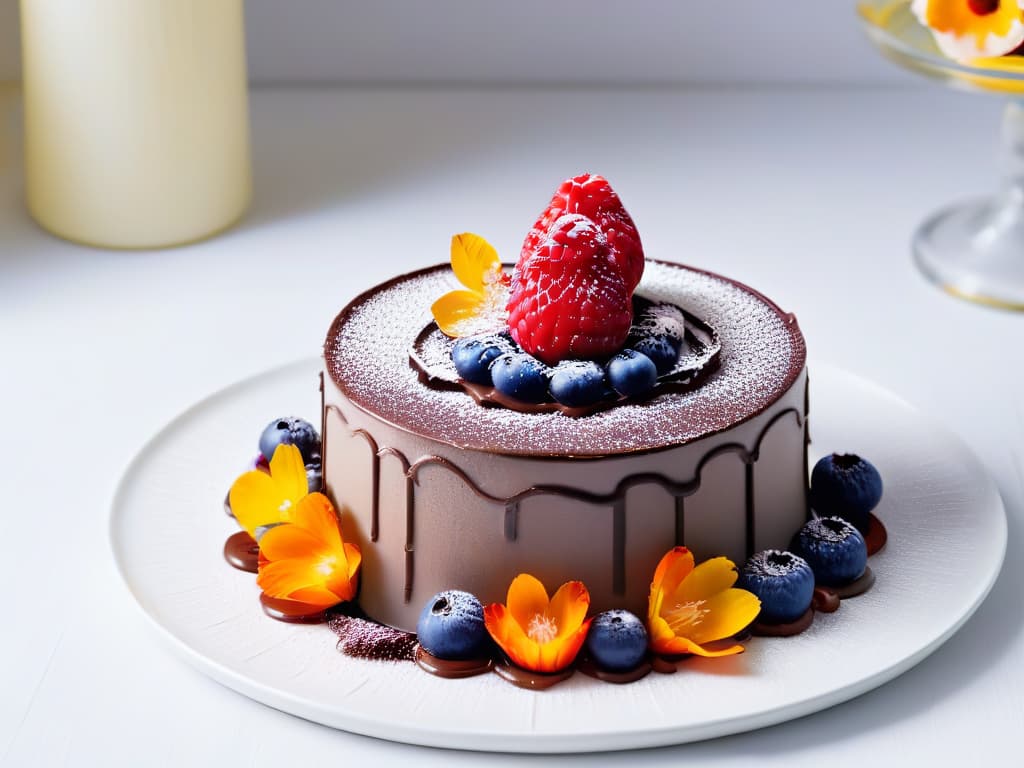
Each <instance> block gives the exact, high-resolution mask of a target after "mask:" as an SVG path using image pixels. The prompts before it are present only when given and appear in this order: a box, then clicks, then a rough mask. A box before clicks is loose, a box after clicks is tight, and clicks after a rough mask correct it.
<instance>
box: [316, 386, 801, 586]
mask: <svg viewBox="0 0 1024 768" xmlns="http://www.w3.org/2000/svg"><path fill="white" fill-rule="evenodd" d="M326 410H327V411H333V412H334V413H336V414H337V415H338V418H339V419H340V420H341V422H342V423H343V424H345V426H346V427H348V426H349V424H348V420H347V419H346V418H345V416H344V414H343V413H342V412H341V409H340V408H338V407H337V406H336V405H330V406H327V409H326ZM790 415H792V416H793V417H794V418H796V421H797V425H798V426H802V427H803V428H804V431H805V434H806V430H807V420H806V418H805V417H804V416H803V415H801V413H800V412H799V411H798V410H797V409H796V408H786V409H785V410H782V411H779V412H778V413H777V414H775V415H774V416H773V417H772V418H771V420H769V422H768V423H767V424H765V426H764V427H763V428H762V429H761V431H760V432H759V433H758V436H757V440H756V441H755V443H754V448H753V450H748V449H747V448H746V447H745V446H743V445H742V444H740V443H726V444H725V445H720V446H717V447H715V448H713V449H711V450H710V451H708V452H707V453H705V454H704V456H703V457H701V460H700V461H699V462H698V463H697V469H696V473H695V476H694V478H693V479H692V480H686V481H678V480H672V479H671V478H668V477H666V476H665V475H662V474H659V473H655V472H640V473H637V474H633V475H627V476H626V477H624V478H623V479H622V480H620V481H619V483H618V484H617V485H616V486H615V489H614V490H612V491H611V492H609V493H595V492H593V491H588V490H585V489H582V488H572V487H570V486H563V485H534V486H530V487H529V488H526V489H524V490H522V491H519V492H518V493H515V494H512V495H511V496H507V497H503V496H495V495H494V494H491V493H488V492H487V491H485V490H484V489H483V488H481V487H480V486H479V485H477V483H476V482H475V481H474V480H473V479H472V478H471V477H470V476H469V475H468V474H466V472H465V471H464V470H463V469H462V468H461V467H459V466H458V465H456V464H455V463H453V462H452V461H450V460H449V459H447V458H445V457H443V456H436V455H428V456H423V457H421V458H419V459H417V460H416V461H414V462H410V461H409V459H408V458H407V457H406V456H405V455H404V454H403V453H402V452H401V451H399V450H398V449H396V448H392V447H389V446H385V447H384V448H380V449H379V450H377V451H376V452H375V453H374V455H373V461H374V462H375V470H374V492H373V495H374V498H373V508H372V521H371V541H376V538H375V537H374V534H375V533H377V526H378V524H379V523H378V518H379V507H380V473H379V471H380V467H379V462H380V460H381V459H382V458H383V457H385V456H394V457H395V458H396V459H398V460H399V462H400V463H401V466H402V470H403V472H404V474H405V488H406V493H405V582H404V590H403V598H404V601H405V602H406V603H408V602H410V601H411V600H412V592H413V586H414V569H415V546H414V545H415V537H414V533H415V529H416V486H417V485H419V484H420V475H421V473H422V471H423V469H424V467H428V466H432V465H436V466H439V467H442V468H444V469H445V470H447V471H448V472H450V473H451V474H453V475H455V476H456V477H457V478H459V479H460V480H462V482H463V483H464V484H465V485H466V487H467V488H469V489H470V490H471V491H472V492H473V493H474V494H476V496H478V497H479V498H481V499H484V500H485V501H487V502H490V503H492V504H495V505H500V506H501V507H503V508H504V512H505V513H504V519H503V526H504V534H505V538H506V540H508V541H515V540H516V538H517V536H518V516H519V507H520V504H521V502H522V501H523V500H524V499H528V498H530V497H531V496H542V495H552V496H561V497H563V498H568V499H574V500H576V501H582V502H585V503H589V504H593V505H595V506H603V507H610V508H611V510H612V588H613V590H614V592H615V593H616V594H619V595H622V594H625V592H626V583H625V581H626V576H625V574H626V563H625V560H626V555H625V552H626V507H625V500H626V493H627V492H628V491H629V489H630V488H633V487H636V486H639V485H658V486H660V487H661V488H662V489H663V490H665V491H666V492H667V493H668V494H669V495H671V496H672V497H673V499H674V500H675V536H676V540H677V542H678V541H681V540H682V537H683V535H684V533H685V531H684V522H685V521H684V503H685V502H684V500H685V498H686V497H687V496H691V495H693V494H694V493H696V492H697V491H698V490H700V486H701V480H702V473H703V470H704V467H705V466H706V465H707V463H708V462H710V461H711V460H712V459H714V458H716V457H718V456H721V455H724V454H727V453H733V454H736V455H737V456H739V458H740V460H741V461H742V462H743V463H744V465H745V466H744V485H745V494H744V507H745V529H746V531H745V546H746V550H747V551H746V556H747V557H750V556H751V555H752V554H754V551H755V523H756V517H757V515H756V509H755V495H754V467H753V465H754V463H755V462H757V460H758V457H759V455H760V450H761V444H762V443H763V442H764V439H765V437H766V436H767V434H768V432H769V431H770V430H771V429H772V427H774V426H775V424H776V423H777V422H779V421H781V420H782V419H784V418H785V417H787V416H790ZM326 426H327V422H326V418H325V419H324V427H325V430H324V433H323V437H322V439H323V442H324V446H325V447H326V444H327V433H326ZM349 429H350V434H352V435H353V436H355V435H360V436H362V437H363V439H365V440H367V441H369V442H370V445H371V446H376V445H377V443H376V442H375V441H374V440H373V438H372V436H371V435H370V434H369V433H367V432H366V431H365V430H363V429H351V427H349ZM806 463H807V456H806V449H805V451H804V464H805V467H806Z"/></svg>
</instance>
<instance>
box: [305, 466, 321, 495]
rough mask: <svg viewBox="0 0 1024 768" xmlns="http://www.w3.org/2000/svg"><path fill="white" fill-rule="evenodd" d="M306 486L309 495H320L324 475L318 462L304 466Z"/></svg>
mask: <svg viewBox="0 0 1024 768" xmlns="http://www.w3.org/2000/svg"><path fill="white" fill-rule="evenodd" d="M306 485H307V486H308V488H309V492H310V493H320V491H322V490H323V488H324V474H323V468H322V466H321V464H320V462H319V461H317V462H315V463H310V464H307V465H306Z"/></svg>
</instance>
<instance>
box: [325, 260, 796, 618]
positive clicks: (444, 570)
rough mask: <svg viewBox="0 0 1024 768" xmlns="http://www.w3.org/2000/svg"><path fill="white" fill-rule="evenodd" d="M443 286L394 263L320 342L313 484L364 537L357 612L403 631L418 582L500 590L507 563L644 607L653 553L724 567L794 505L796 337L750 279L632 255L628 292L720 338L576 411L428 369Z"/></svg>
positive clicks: (780, 534) (784, 521) (787, 317)
mask: <svg viewBox="0 0 1024 768" xmlns="http://www.w3.org/2000/svg"><path fill="white" fill-rule="evenodd" d="M453 287H457V285H456V280H455V277H454V276H453V274H452V271H451V268H450V267H449V265H447V264H445V265H439V266H436V267H431V268H428V269H423V270H420V271H417V272H413V273H411V274H408V275H404V276H401V277H397V278H394V279H392V280H390V281H388V282H386V283H384V284H383V285H380V286H377V287H375V288H373V289H371V290H369V291H367V292H366V293H363V294H362V295H360V296H359V297H357V298H356V299H355V300H354V301H352V302H351V303H350V304H349V305H348V306H347V307H345V308H344V309H343V310H342V311H341V313H340V314H339V315H338V317H337V318H336V319H335V321H334V323H333V325H332V326H331V328H330V330H329V332H328V334H327V339H326V342H325V345H324V361H325V368H324V374H323V375H322V392H323V408H322V414H321V416H322V438H323V455H322V462H323V481H324V490H325V493H326V494H327V495H328V496H329V497H330V499H331V500H332V501H333V502H334V504H335V506H336V508H337V510H338V511H339V513H340V516H341V521H342V528H343V533H344V537H345V540H346V541H352V542H355V543H356V544H358V546H359V548H360V549H361V551H362V578H361V587H360V592H359V596H358V601H359V605H360V606H361V608H362V610H363V611H365V613H366V614H367V615H368V616H370V617H372V618H373V619H375V620H377V621H380V622H382V623H384V624H388V625H391V626H394V627H398V628H401V629H404V630H409V631H414V630H415V628H416V622H417V617H418V616H419V613H420V610H421V609H422V607H423V605H424V603H425V602H426V601H427V600H428V599H429V598H430V597H431V596H432V595H434V594H435V593H437V592H439V591H441V590H445V589H453V588H454V589H462V590H466V591H468V592H471V593H473V594H475V595H476V596H478V597H479V599H480V600H481V601H482V602H483V603H484V604H487V603H490V602H500V601H501V600H502V599H503V598H504V595H505V590H506V589H507V588H508V585H509V583H510V582H511V581H512V579H513V578H514V577H515V576H516V575H517V574H519V573H524V572H527V573H530V574H533V575H534V576H536V577H538V578H539V579H541V581H543V582H544V583H546V584H550V585H558V584H561V583H563V582H565V581H567V580H571V579H577V580H581V581H583V582H585V583H586V585H587V587H588V588H589V591H590V596H591V600H592V608H593V610H594V611H595V612H598V611H604V610H606V609H611V608H625V609H627V610H629V611H632V612H634V613H636V614H638V615H644V613H645V611H646V607H647V600H648V592H649V588H650V582H651V573H652V568H653V566H654V564H655V563H657V562H658V560H659V558H660V557H661V556H662V555H663V553H664V552H665V551H666V550H668V549H670V548H672V547H673V546H676V545H681V544H684V543H685V545H686V547H688V548H689V549H690V550H692V551H693V552H694V553H695V555H696V556H697V558H698V560H700V559H703V558H708V557H713V556H718V555H725V556H727V557H729V558H730V559H732V560H733V561H734V562H737V563H742V562H743V561H744V560H745V559H746V558H747V557H748V556H749V555H751V554H753V553H755V552H757V551H760V550H763V549H766V548H773V547H775V548H782V549H784V548H786V546H787V545H788V543H789V539H790V537H791V536H792V535H793V533H794V531H796V530H798V529H799V528H800V526H801V525H802V524H803V522H804V521H805V520H806V519H807V515H808V509H807V501H806V489H807V476H808V474H807V450H806V449H807V403H808V398H807V372H806V367H805V361H806V350H805V346H804V340H803V336H802V335H801V333H800V329H799V327H798V325H797V323H796V319H795V318H794V317H793V315H791V314H787V313H785V312H783V311H782V310H780V309H779V308H778V307H777V306H776V305H775V304H773V303H772V302H771V301H770V300H768V299H766V298H765V297H764V296H762V295H761V294H759V293H757V292H756V291H754V290H752V289H750V288H748V287H747V286H745V285H742V284H741V283H738V282H735V281H733V280H729V279H727V278H724V277H720V276H718V275H714V274H712V273H709V272H704V271H701V270H697V269H692V268H689V267H684V266H680V265H676V264H670V263H665V262H659V261H651V260H648V261H646V263H645V265H644V269H643V277H642V280H641V282H640V284H639V287H638V288H637V289H636V296H637V297H641V298H642V299H645V300H648V301H651V302H666V303H669V304H671V305H674V306H677V307H680V308H681V309H682V310H684V311H685V312H686V313H687V315H688V317H692V318H695V319H699V322H700V324H702V325H703V326H704V327H706V328H710V329H713V330H714V333H715V334H716V342H717V343H719V344H720V352H718V353H717V354H716V356H715V359H714V365H707V366H706V367H705V368H704V369H702V370H701V371H700V375H697V376H694V377H693V378H692V379H690V380H687V382H686V383H685V386H683V385H680V386H662V387H659V388H657V389H655V390H653V391H652V393H651V395H650V396H648V397H645V398H643V399H639V400H626V401H624V402H616V403H614V407H607V408H604V409H600V410H597V411H596V412H593V413H589V414H587V415H585V416H582V417H576V416H574V415H572V414H569V413H566V412H564V410H559V409H557V408H552V409H546V410H541V411H540V412H529V410H516V409H510V408H506V407H493V406H492V405H490V404H488V403H487V402H486V399H485V401H484V402H483V403H481V402H480V398H479V397H475V396H473V393H472V392H467V391H463V390H462V389H460V388H459V387H455V386H450V384H451V381H450V380H446V379H445V376H443V375H439V376H435V375H434V374H433V372H432V370H431V366H432V365H435V364H437V365H440V364H441V363H442V362H443V358H444V355H442V354H438V355H437V358H438V359H437V360H432V359H431V347H430V344H429V343H427V344H426V345H424V342H423V340H424V339H428V338H429V337H430V328H431V324H432V322H433V320H432V317H431V312H430V307H431V302H432V301H434V300H435V299H436V298H437V297H438V296H440V295H442V294H444V293H445V291H448V290H450V289H451V288H453ZM477 394H479V392H477Z"/></svg>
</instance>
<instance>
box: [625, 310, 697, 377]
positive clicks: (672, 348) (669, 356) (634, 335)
mask: <svg viewBox="0 0 1024 768" xmlns="http://www.w3.org/2000/svg"><path fill="white" fill-rule="evenodd" d="M685 336H686V319H685V317H684V316H683V312H682V310H681V309H679V307H677V306H675V305H673V304H667V303H661V304H649V305H647V306H645V307H643V308H642V309H640V310H639V311H638V312H637V317H636V321H635V322H634V323H633V326H632V328H630V330H629V337H628V338H627V339H626V347H628V348H629V349H634V350H636V351H637V352H640V353H641V354H643V355H646V356H647V357H649V358H650V359H651V361H652V362H653V363H654V366H655V368H657V371H658V375H659V376H664V375H665V374H666V373H668V372H669V371H671V370H672V369H673V368H674V367H675V365H676V363H677V362H678V360H679V351H680V350H681V349H682V347H683V343H684V338H685Z"/></svg>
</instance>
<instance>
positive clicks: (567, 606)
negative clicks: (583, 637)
mask: <svg viewBox="0 0 1024 768" xmlns="http://www.w3.org/2000/svg"><path fill="white" fill-rule="evenodd" d="M588 610H590V593H589V592H588V591H587V588H586V587H585V586H583V582H582V581H567V582H565V584H563V585H562V586H560V587H559V588H558V591H557V592H555V594H554V597H552V598H551V602H550V603H549V604H548V608H547V615H548V616H550V617H551V618H552V619H554V621H555V626H556V627H558V634H557V635H556V639H559V640H561V639H563V638H566V637H568V636H569V635H571V634H573V633H575V632H576V631H577V630H578V629H579V628H580V626H581V625H582V624H583V620H584V619H585V618H586V617H587V611H588Z"/></svg>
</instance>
